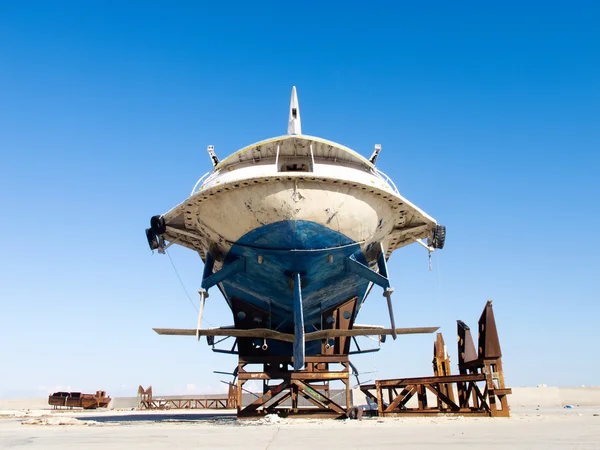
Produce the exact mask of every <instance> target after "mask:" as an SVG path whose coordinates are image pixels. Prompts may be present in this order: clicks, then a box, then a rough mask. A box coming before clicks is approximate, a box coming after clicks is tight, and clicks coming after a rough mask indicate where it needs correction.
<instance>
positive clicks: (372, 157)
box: [369, 144, 381, 165]
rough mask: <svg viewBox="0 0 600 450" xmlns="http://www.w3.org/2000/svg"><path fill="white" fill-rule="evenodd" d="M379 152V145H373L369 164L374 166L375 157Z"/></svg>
mask: <svg viewBox="0 0 600 450" xmlns="http://www.w3.org/2000/svg"><path fill="white" fill-rule="evenodd" d="M380 151H381V144H375V149H374V150H373V154H372V155H371V157H370V158H369V162H370V163H371V164H373V165H375V161H377V157H378V156H379V152H380Z"/></svg>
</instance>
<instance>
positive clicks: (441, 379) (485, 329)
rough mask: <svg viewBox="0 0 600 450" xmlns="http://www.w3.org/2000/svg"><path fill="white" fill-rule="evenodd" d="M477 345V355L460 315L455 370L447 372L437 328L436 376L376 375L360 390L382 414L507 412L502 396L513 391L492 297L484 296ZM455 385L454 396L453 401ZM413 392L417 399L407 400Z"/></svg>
mask: <svg viewBox="0 0 600 450" xmlns="http://www.w3.org/2000/svg"><path fill="white" fill-rule="evenodd" d="M478 347H479V354H478V355H477V354H476V353H475V347H474V346H473V341H472V339H471V332H470V330H469V327H467V326H466V325H465V324H464V323H463V322H461V321H458V354H459V363H458V367H459V372H460V374H459V375H451V374H450V359H449V358H448V354H447V352H446V351H445V346H444V340H443V338H442V336H441V334H439V333H438V336H437V339H436V344H435V346H434V359H433V368H434V375H435V376H433V377H422V378H401V379H393V380H377V381H375V384H370V385H363V386H361V390H362V391H363V392H364V393H365V395H366V396H367V397H368V398H370V399H371V400H373V401H375V402H377V410H378V415H380V416H398V415H416V416H420V415H435V414H460V415H476V416H491V417H509V415H510V410H509V407H508V401H507V398H506V396H507V395H509V394H511V393H512V391H511V389H510V388H506V387H505V385H504V373H503V371H502V353H501V351H500V342H499V340H498V333H497V330H496V322H495V320H494V312H493V310H492V302H491V301H488V302H487V304H486V307H485V309H484V310H483V314H482V315H481V318H480V319H479V346H478ZM454 385H456V392H457V394H458V396H457V397H458V402H456V401H455V396H454ZM373 391H375V392H373ZM428 393H429V394H430V396H431V395H433V396H434V397H435V399H436V400H437V405H436V406H435V407H429V406H428V398H427V394H428ZM415 395H416V400H417V401H416V405H414V406H409V401H410V400H411V399H413V397H414V396H415Z"/></svg>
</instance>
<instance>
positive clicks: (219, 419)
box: [77, 413, 237, 424]
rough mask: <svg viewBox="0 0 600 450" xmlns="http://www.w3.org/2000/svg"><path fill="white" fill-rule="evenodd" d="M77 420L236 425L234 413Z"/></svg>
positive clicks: (147, 415)
mask: <svg viewBox="0 0 600 450" xmlns="http://www.w3.org/2000/svg"><path fill="white" fill-rule="evenodd" d="M77 419H79V420H93V421H95V422H117V423H123V424H126V423H128V422H130V423H134V422H213V423H222V424H232V423H236V422H237V419H236V414H235V413H231V414H229V413H226V414H223V413H220V414H210V413H208V414H206V413H204V414H178V413H164V414H103V415H101V416H79V417H77Z"/></svg>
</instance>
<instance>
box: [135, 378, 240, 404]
mask: <svg viewBox="0 0 600 450" xmlns="http://www.w3.org/2000/svg"><path fill="white" fill-rule="evenodd" d="M236 400H237V397H236V395H235V388H234V386H233V384H230V385H229V394H228V395H227V397H212V398H181V397H176V398H154V397H153V396H152V386H150V387H149V388H148V389H144V388H143V387H142V386H139V387H138V409H235V407H236V406H237V403H236Z"/></svg>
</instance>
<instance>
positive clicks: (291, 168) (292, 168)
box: [280, 163, 308, 172]
mask: <svg viewBox="0 0 600 450" xmlns="http://www.w3.org/2000/svg"><path fill="white" fill-rule="evenodd" d="M280 172H308V164H301V163H291V164H284V165H283V166H281V170H280Z"/></svg>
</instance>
